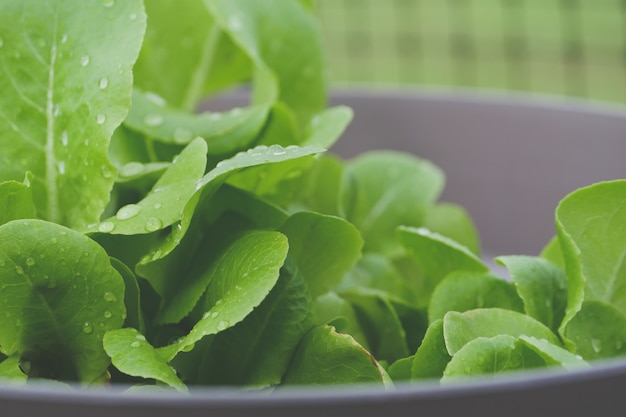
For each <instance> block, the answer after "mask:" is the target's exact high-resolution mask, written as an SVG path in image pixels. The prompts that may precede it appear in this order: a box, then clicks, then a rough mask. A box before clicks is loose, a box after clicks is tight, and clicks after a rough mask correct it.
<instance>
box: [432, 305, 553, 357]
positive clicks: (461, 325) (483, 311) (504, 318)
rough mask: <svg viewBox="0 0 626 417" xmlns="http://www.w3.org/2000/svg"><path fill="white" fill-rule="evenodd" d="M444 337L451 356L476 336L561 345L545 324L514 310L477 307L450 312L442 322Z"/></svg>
mask: <svg viewBox="0 0 626 417" xmlns="http://www.w3.org/2000/svg"><path fill="white" fill-rule="evenodd" d="M443 323H444V324H443V328H444V337H445V340H446V347H447V349H448V352H449V353H450V355H452V356H454V355H455V354H456V353H457V352H458V351H459V350H460V349H461V348H462V347H463V346H465V345H466V344H467V343H469V342H470V341H472V340H474V339H476V338H478V337H486V338H491V337H495V336H499V335H509V336H513V337H519V336H532V337H536V338H538V339H546V340H547V341H549V342H551V343H553V344H555V345H557V346H558V345H560V344H561V343H560V342H559V339H558V338H557V337H556V335H555V334H554V333H553V332H552V331H551V330H550V329H548V328H547V327H546V326H545V325H543V324H542V323H540V322H538V321H537V320H535V319H533V318H532V317H529V316H526V315H524V314H522V313H518V312H516V311H510V310H503V309H501V308H480V309H475V310H470V311H466V312H463V313H458V312H455V311H451V312H449V313H448V314H446V315H445V317H444V319H443Z"/></svg>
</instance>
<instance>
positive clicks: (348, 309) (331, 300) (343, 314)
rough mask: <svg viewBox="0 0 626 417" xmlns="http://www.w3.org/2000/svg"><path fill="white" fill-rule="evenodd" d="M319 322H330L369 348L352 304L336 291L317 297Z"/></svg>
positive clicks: (316, 308) (338, 329) (316, 313)
mask: <svg viewBox="0 0 626 417" xmlns="http://www.w3.org/2000/svg"><path fill="white" fill-rule="evenodd" d="M315 315H316V317H317V324H329V325H331V326H333V327H334V328H335V329H336V330H337V331H338V332H339V333H345V334H349V335H350V336H352V337H353V338H354V340H356V341H357V343H358V344H360V345H361V346H363V347H364V348H365V349H367V350H369V345H368V342H367V338H366V337H365V334H364V333H363V330H362V329H361V325H360V324H359V319H358V317H357V314H356V311H355V310H354V307H353V306H352V304H350V303H349V302H348V301H346V300H345V299H343V298H341V297H340V296H339V295H338V294H336V293H334V292H332V291H331V292H328V293H326V294H324V295H321V296H319V297H317V298H316V299H315Z"/></svg>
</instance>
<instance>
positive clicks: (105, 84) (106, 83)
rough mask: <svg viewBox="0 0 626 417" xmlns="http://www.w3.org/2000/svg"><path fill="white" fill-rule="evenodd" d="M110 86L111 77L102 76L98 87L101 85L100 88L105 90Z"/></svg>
mask: <svg viewBox="0 0 626 417" xmlns="http://www.w3.org/2000/svg"><path fill="white" fill-rule="evenodd" d="M108 86H109V79H108V78H106V77H104V78H101V79H100V81H99V82H98V87H100V90H104V89H105V88H107V87H108Z"/></svg>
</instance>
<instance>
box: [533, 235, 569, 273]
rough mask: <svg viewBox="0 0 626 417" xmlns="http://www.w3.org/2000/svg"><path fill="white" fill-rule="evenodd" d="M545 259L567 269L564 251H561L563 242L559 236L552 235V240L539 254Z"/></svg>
mask: <svg viewBox="0 0 626 417" xmlns="http://www.w3.org/2000/svg"><path fill="white" fill-rule="evenodd" d="M539 256H540V257H542V258H543V259H545V260H547V261H550V262H552V263H553V264H554V265H556V266H558V267H559V268H561V269H562V270H564V271H565V260H564V259H563V253H562V252H561V243H560V242H559V238H558V236H554V237H552V239H550V241H549V242H548V243H547V244H546V246H544V247H543V249H542V250H541V253H540V254H539Z"/></svg>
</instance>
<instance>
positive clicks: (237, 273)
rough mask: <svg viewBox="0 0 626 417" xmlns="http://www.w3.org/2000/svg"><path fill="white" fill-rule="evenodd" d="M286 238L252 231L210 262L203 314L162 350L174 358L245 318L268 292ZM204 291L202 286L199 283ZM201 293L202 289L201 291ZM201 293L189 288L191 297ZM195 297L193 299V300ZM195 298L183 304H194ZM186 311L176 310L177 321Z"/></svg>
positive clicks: (282, 259) (283, 253)
mask: <svg viewBox="0 0 626 417" xmlns="http://www.w3.org/2000/svg"><path fill="white" fill-rule="evenodd" d="M287 250H288V243H287V238H286V237H285V236H284V235H282V234H280V233H278V232H273V231H252V232H248V233H246V234H244V235H243V236H241V237H240V238H239V239H237V240H236V241H235V242H233V243H232V244H231V245H230V246H229V247H228V248H227V249H226V250H225V251H224V252H223V253H222V254H221V255H220V256H219V257H218V258H217V260H216V261H215V262H214V263H213V264H212V265H211V266H210V269H209V270H208V271H207V273H206V275H205V277H206V278H204V277H203V278H204V279H203V281H204V286H206V292H205V293H204V297H203V300H202V301H201V307H202V311H204V314H203V316H202V318H201V319H200V320H199V321H198V322H197V323H196V324H195V325H194V326H193V328H192V329H191V331H190V332H189V334H187V335H186V336H184V337H182V338H180V339H179V340H178V342H177V343H175V344H174V345H171V346H167V347H165V348H164V350H163V355H164V357H166V358H168V359H172V358H173V357H174V356H175V355H176V354H177V353H179V352H180V351H182V350H184V349H189V348H191V347H192V345H193V344H195V343H196V342H198V341H199V340H201V339H202V338H203V337H205V336H209V335H212V334H217V333H219V332H222V331H224V330H226V329H227V328H229V327H232V326H234V325H235V324H237V323H239V322H240V321H242V320H243V319H244V318H245V317H246V316H247V315H248V314H250V313H251V312H252V310H253V309H254V308H255V307H257V306H258V305H259V304H260V303H261V302H262V301H263V300H264V299H265V297H267V295H268V294H269V292H270V290H271V289H272V288H273V287H274V285H275V284H276V281H277V280H278V277H279V271H280V268H281V267H282V266H283V264H284V262H285V258H286V256H287ZM198 288H200V291H202V289H203V288H202V286H200V287H198ZM200 294H201V293H200ZM200 294H198V293H193V294H192V292H191V291H188V298H190V299H191V297H196V298H197V297H198V296H199V295H200ZM192 301H193V300H192ZM194 305H195V302H194V303H193V304H192V305H191V307H189V304H187V305H183V303H182V302H181V308H187V309H189V310H190V308H193V306H194ZM181 315H182V316H184V315H185V314H184V313H183V314H180V313H179V312H178V314H176V316H177V317H176V319H175V320H174V321H178V320H179V319H180V318H181V317H180V316H181Z"/></svg>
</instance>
